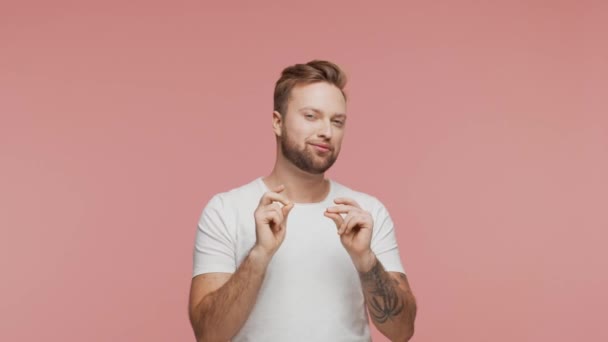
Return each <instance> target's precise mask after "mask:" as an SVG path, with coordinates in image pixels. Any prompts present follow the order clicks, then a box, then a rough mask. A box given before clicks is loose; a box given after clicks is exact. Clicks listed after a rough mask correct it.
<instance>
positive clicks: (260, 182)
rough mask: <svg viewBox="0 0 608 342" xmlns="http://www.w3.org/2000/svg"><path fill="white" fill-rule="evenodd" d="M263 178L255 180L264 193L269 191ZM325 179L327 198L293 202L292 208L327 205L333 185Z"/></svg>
mask: <svg viewBox="0 0 608 342" xmlns="http://www.w3.org/2000/svg"><path fill="white" fill-rule="evenodd" d="M263 178H264V176H260V177H258V178H257V181H258V184H259V185H260V186H261V188H262V190H263V191H264V192H266V191H270V189H269V188H268V186H266V183H264V180H263ZM326 179H327V180H328V181H329V192H328V193H327V196H325V198H324V199H323V200H321V201H320V202H310V203H297V202H294V207H316V206H321V205H326V204H327V203H329V202H331V201H332V195H333V193H334V187H335V184H334V182H333V181H332V180H331V178H326Z"/></svg>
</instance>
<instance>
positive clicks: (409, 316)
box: [353, 251, 416, 341]
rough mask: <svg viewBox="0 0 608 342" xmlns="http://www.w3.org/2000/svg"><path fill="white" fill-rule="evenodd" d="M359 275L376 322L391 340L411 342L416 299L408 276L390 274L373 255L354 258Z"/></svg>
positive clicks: (379, 328)
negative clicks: (358, 258) (359, 258)
mask: <svg viewBox="0 0 608 342" xmlns="http://www.w3.org/2000/svg"><path fill="white" fill-rule="evenodd" d="M353 262H354V264H355V267H356V268H357V271H358V272H359V279H361V287H362V288H363V294H364V296H365V303H366V305H367V309H368V311H369V314H370V316H371V319H372V322H374V325H375V326H376V328H378V330H379V331H380V332H381V333H382V334H384V336H386V337H388V338H389V339H390V340H391V341H409V339H410V338H411V337H412V336H413V335H414V320H415V318H416V298H415V297H414V294H413V293H412V290H411V288H410V285H409V283H408V281H407V276H406V275H405V274H403V273H401V272H387V271H385V269H384V266H382V263H380V261H379V260H378V259H377V258H376V256H375V255H374V253H373V252H371V251H370V252H369V254H368V255H366V256H365V257H363V258H361V260H355V259H353Z"/></svg>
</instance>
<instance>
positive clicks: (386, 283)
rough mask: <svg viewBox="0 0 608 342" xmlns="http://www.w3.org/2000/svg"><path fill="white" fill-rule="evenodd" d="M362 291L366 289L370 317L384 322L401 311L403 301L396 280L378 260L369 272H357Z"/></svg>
mask: <svg viewBox="0 0 608 342" xmlns="http://www.w3.org/2000/svg"><path fill="white" fill-rule="evenodd" d="M359 277H360V278H361V283H362V284H363V287H364V289H363V290H364V291H368V307H369V312H370V315H371V316H372V319H373V320H374V321H376V322H377V323H384V322H386V321H387V320H389V319H392V318H393V317H395V316H398V315H399V314H400V313H401V311H403V307H404V304H403V301H402V299H401V298H400V297H399V295H398V294H397V286H398V282H397V281H396V280H394V279H393V278H391V276H390V275H389V274H388V273H386V271H385V270H384V267H383V266H382V264H381V263H380V261H378V260H377V261H376V264H375V265H374V267H372V269H371V270H369V272H366V273H359Z"/></svg>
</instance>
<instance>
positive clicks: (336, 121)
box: [334, 120, 344, 125]
mask: <svg viewBox="0 0 608 342" xmlns="http://www.w3.org/2000/svg"><path fill="white" fill-rule="evenodd" d="M334 122H335V123H337V124H338V125H343V124H344V122H343V121H340V120H334Z"/></svg>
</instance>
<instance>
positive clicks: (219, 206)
mask: <svg viewBox="0 0 608 342" xmlns="http://www.w3.org/2000/svg"><path fill="white" fill-rule="evenodd" d="M231 215H234V213H232V212H230V210H229V208H228V206H227V203H226V199H225V198H223V197H222V196H221V195H220V194H216V195H215V196H213V197H212V198H211V199H210V200H209V202H208V203H207V205H206V206H205V208H204V209H203V212H202V214H201V216H200V219H199V221H198V226H197V230H196V234H195V241H194V256H193V273H192V277H195V276H197V275H199V274H202V273H210V272H226V273H234V272H235V271H236V257H235V239H234V234H231V230H232V229H234V225H233V224H232V221H233V218H232V216H231Z"/></svg>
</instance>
